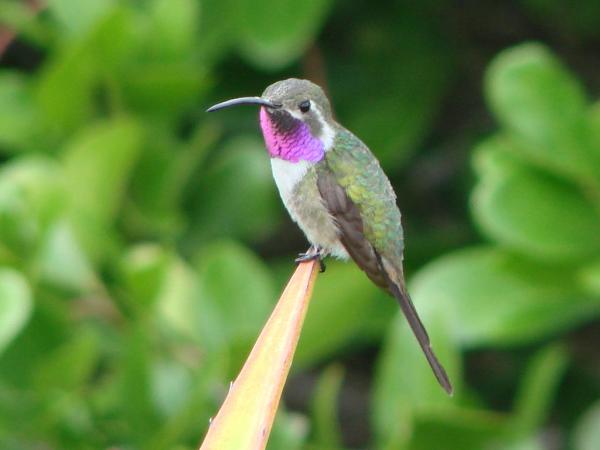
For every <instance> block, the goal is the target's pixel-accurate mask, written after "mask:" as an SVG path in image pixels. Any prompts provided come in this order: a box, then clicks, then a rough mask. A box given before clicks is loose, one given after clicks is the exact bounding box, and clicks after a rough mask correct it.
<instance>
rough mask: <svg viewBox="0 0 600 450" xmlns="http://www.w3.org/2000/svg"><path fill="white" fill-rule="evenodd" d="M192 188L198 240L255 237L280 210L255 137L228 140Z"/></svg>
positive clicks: (272, 223)
mask: <svg viewBox="0 0 600 450" xmlns="http://www.w3.org/2000/svg"><path fill="white" fill-rule="evenodd" d="M217 152H218V154H217V156H216V158H215V161H214V164H213V166H212V167H211V168H210V169H208V170H207V171H206V172H205V173H204V175H203V176H202V178H201V179H199V180H198V182H199V185H198V187H197V188H196V189H195V192H196V195H194V206H195V208H194V218H195V221H196V222H197V225H196V226H195V227H194V228H193V233H194V234H195V236H194V237H195V238H196V239H198V240H201V241H207V240H209V239H214V238H219V237H239V238H243V239H251V240H259V239H261V238H263V237H265V236H267V235H268V233H269V232H270V231H271V230H272V229H273V227H274V226H275V225H276V224H277V222H278V220H279V217H280V215H281V212H282V208H281V206H280V202H279V200H278V199H277V197H276V191H275V186H274V184H273V180H272V175H271V168H270V165H269V158H268V156H267V154H266V151H265V148H264V144H262V143H260V141H258V138H257V137H252V138H249V137H248V138H239V139H235V140H232V141H230V142H229V143H228V144H227V145H226V147H225V148H222V149H219V150H217Z"/></svg>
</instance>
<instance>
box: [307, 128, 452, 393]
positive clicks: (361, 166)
mask: <svg viewBox="0 0 600 450" xmlns="http://www.w3.org/2000/svg"><path fill="white" fill-rule="evenodd" d="M348 134H349V135H350V137H348V139H351V138H354V139H356V142H352V143H351V144H353V145H352V146H351V148H344V147H341V148H340V144H339V138H338V139H337V140H336V143H338V147H337V148H334V149H332V150H330V151H329V154H330V157H329V158H327V159H326V160H325V161H324V163H323V164H322V165H321V166H320V168H319V169H318V171H317V187H318V189H319V193H320V194H321V198H322V199H323V203H324V205H325V207H326V208H327V210H328V211H329V213H330V214H331V216H332V217H333V218H334V219H335V221H336V223H337V225H338V230H339V234H340V236H339V237H340V241H341V242H342V245H343V246H344V247H345V248H346V250H347V251H348V254H349V255H350V256H351V257H352V259H353V260H354V261H355V262H356V264H357V265H358V266H359V267H360V268H361V269H362V270H363V271H364V272H365V273H366V274H367V276H368V277H369V278H370V279H371V280H372V281H373V282H374V283H375V284H377V285H378V286H379V287H381V288H383V289H384V290H386V291H388V292H389V293H390V294H392V295H393V296H394V297H396V299H397V300H398V302H399V303H400V307H401V309H402V312H403V313H404V315H405V316H406V319H407V321H408V323H409V325H410V327H411V329H412V331H413V333H414V335H415V337H416V338H417V341H418V342H419V345H420V346H421V349H422V350H423V352H424V354H425V356H426V358H427V361H428V363H429V365H430V366H431V368H432V370H433V372H434V374H435V376H436V378H437V380H438V382H439V383H440V385H441V386H442V387H443V388H444V389H445V390H446V392H448V393H451V392H452V386H451V384H450V380H449V379H448V375H447V374H446V371H445V370H444V368H443V367H442V365H441V364H440V363H439V361H438V359H437V358H436V356H435V354H434V353H433V350H432V349H431V344H430V340H429V336H428V334H427V331H426V329H425V326H424V325H423V323H422V322H421V319H420V318H419V315H418V314H417V310H416V309H415V307H414V305H413V302H412V300H411V299H410V296H409V295H408V292H407V290H406V287H405V283H404V275H403V273H402V250H403V249H402V229H401V225H400V212H399V211H398V208H397V206H396V196H395V194H394V193H393V190H392V188H391V185H390V183H389V181H388V179H387V177H386V176H385V174H384V173H383V171H382V170H381V167H380V166H379V163H378V162H377V160H376V159H375V157H374V156H373V155H372V154H371V152H370V151H369V150H368V149H367V148H366V146H364V144H362V142H361V141H360V140H358V138H355V137H354V136H353V135H351V134H350V133H349V132H348ZM342 144H344V142H342ZM346 145H347V146H348V147H350V146H349V145H348V143H346ZM358 145H361V146H362V148H359V147H357V146H358ZM331 152H337V153H338V154H332V153H331ZM361 159H362V160H361ZM394 232H396V233H398V235H397V236H391V237H390V236H386V235H385V234H386V233H394ZM386 247H387V248H386Z"/></svg>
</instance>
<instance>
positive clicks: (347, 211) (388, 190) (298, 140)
mask: <svg viewBox="0 0 600 450" xmlns="http://www.w3.org/2000/svg"><path fill="white" fill-rule="evenodd" d="M244 104H251V105H258V106H259V107H260V112H259V122H260V127H261V129H262V134H263V137H264V140H265V146H266V149H267V151H268V153H269V156H270V160H271V169H272V171H273V178H274V180H275V184H276V185H277V188H278V190H279V194H280V196H281V199H282V201H283V204H284V205H285V207H286V209H287V210H288V212H289V214H290V216H291V218H292V220H293V221H294V222H296V223H297V224H298V226H299V227H300V228H301V229H302V231H303V232H304V234H305V235H306V238H307V240H308V241H309V242H310V244H311V245H310V248H309V249H308V251H306V252H305V253H302V254H300V256H299V258H298V259H296V261H297V262H301V261H307V260H312V259H318V260H319V261H321V260H322V259H323V258H324V257H325V256H333V257H336V258H339V259H344V260H347V259H350V258H351V259H352V260H354V262H355V263H356V264H357V265H358V267H359V268H360V269H361V270H363V271H364V272H365V273H366V275H367V276H368V277H369V278H370V279H371V281H373V283H375V284H376V285H377V286H379V287H380V288H382V289H383V290H385V291H386V292H388V293H389V294H391V295H392V296H393V297H395V298H396V299H397V300H398V302H399V304H400V308H401V309H402V312H403V314H404V316H405V317H406V319H407V321H408V323H409V325H410V327H411V329H412V331H413V333H414V335H415V337H416V339H417V341H418V343H419V345H420V346H421V349H422V350H423V353H424V355H425V357H426V359H427V362H428V363H429V365H430V366H431V369H432V370H433V373H434V375H435V377H436V378H437V381H438V382H439V384H440V385H441V386H442V387H443V388H444V390H445V391H446V392H447V393H448V394H450V395H451V394H452V384H451V383H450V380H449V378H448V375H447V374H446V371H445V370H444V368H443V366H442V365H441V364H440V362H439V361H438V359H437V358H436V356H435V354H434V352H433V350H432V348H431V344H430V340H429V336H428V334H427V330H426V329H425V326H424V325H423V322H421V319H420V318H419V315H418V313H417V310H416V309H415V306H414V304H413V302H412V300H411V298H410V296H409V294H408V291H407V288H406V282H405V279H404V270H403V265H402V261H403V253H404V236H403V231H402V224H401V221H400V210H399V209H398V206H397V205H396V194H395V192H394V190H393V188H392V185H391V183H390V181H389V180H388V178H387V176H386V175H385V173H384V172H383V170H382V168H381V165H380V164H379V161H378V160H377V158H376V157H375V156H374V155H373V153H372V152H371V151H370V150H369V148H368V147H367V146H366V145H365V144H364V143H363V142H362V141H361V140H360V139H359V138H358V137H356V136H355V135H354V134H352V133H351V132H350V131H349V130H347V129H346V128H344V127H343V126H342V125H340V124H339V123H337V122H336V120H335V119H334V117H333V113H332V109H331V105H330V103H329V100H328V98H327V96H326V95H325V93H324V92H323V90H322V89H321V88H320V87H319V86H317V85H316V84H314V83H312V82H311V81H308V80H301V79H297V78H290V79H287V80H282V81H278V82H276V83H273V84H271V85H270V86H268V87H267V88H266V89H265V91H264V92H263V93H262V95H261V96H260V97H242V98H235V99H232V100H227V101H224V102H221V103H218V104H216V105H214V106H212V107H210V108H209V109H208V110H207V112H212V111H217V110H220V109H223V108H228V107H231V106H236V105H244Z"/></svg>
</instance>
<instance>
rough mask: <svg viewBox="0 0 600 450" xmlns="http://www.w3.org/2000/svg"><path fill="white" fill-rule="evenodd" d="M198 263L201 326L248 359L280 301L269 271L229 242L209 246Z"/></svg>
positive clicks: (252, 256) (253, 256) (198, 302)
mask: <svg viewBox="0 0 600 450" xmlns="http://www.w3.org/2000/svg"><path fill="white" fill-rule="evenodd" d="M197 261H198V263H197V266H198V274H199V279H200V296H201V298H200V299H198V300H199V301H197V308H198V309H197V311H198V313H199V315H200V317H199V318H198V319H199V320H200V321H201V322H200V323H201V324H202V325H204V327H205V328H206V329H213V330H214V333H215V336H219V337H220V340H221V341H223V340H224V341H225V342H227V343H228V344H230V345H233V346H234V350H236V351H239V352H240V354H239V355H237V356H245V354H246V352H247V351H248V349H249V348H248V346H249V344H251V343H252V342H254V340H255V339H256V337H257V336H258V333H259V331H260V329H261V327H262V326H263V325H264V323H265V322H266V320H267V318H268V315H269V312H270V310H271V307H272V305H273V302H274V301H275V300H276V298H277V297H276V295H277V293H276V290H275V287H274V285H273V280H272V278H271V275H270V273H269V271H268V269H267V268H266V267H265V265H264V264H263V263H262V261H260V260H259V259H258V257H257V256H256V255H254V254H253V253H252V252H250V251H249V250H247V249H246V248H244V247H242V246H241V245H239V244H236V243H234V242H228V241H223V242H215V243H212V244H211V245H209V246H206V247H205V248H203V249H202V251H201V253H200V254H199V255H198V257H197ZM202 311H210V312H214V313H216V314H217V316H216V317H210V313H209V315H208V316H207V315H205V314H202ZM215 319H216V320H215Z"/></svg>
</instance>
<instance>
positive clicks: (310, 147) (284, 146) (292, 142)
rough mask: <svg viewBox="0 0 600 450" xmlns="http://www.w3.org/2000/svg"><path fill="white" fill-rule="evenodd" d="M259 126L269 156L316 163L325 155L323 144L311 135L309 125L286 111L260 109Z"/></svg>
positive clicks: (294, 161) (290, 160)
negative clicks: (274, 112) (272, 111)
mask: <svg viewBox="0 0 600 450" xmlns="http://www.w3.org/2000/svg"><path fill="white" fill-rule="evenodd" d="M260 127H261V129H262V133H263V136H264V138H265V144H266V147H267V150H268V152H269V155H270V156H271V158H279V159H282V160H285V161H289V162H291V163H297V162H300V161H308V162H311V163H317V162H319V161H321V160H322V159H323V156H324V155H325V145H324V144H323V142H322V141H321V140H320V139H319V138H318V137H315V136H313V134H312V133H311V130H310V127H309V126H308V125H307V124H306V123H304V122H303V121H302V120H299V119H296V118H295V117H293V116H292V115H290V114H289V113H286V112H280V113H276V114H270V113H269V112H268V111H267V110H266V108H261V109H260Z"/></svg>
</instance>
